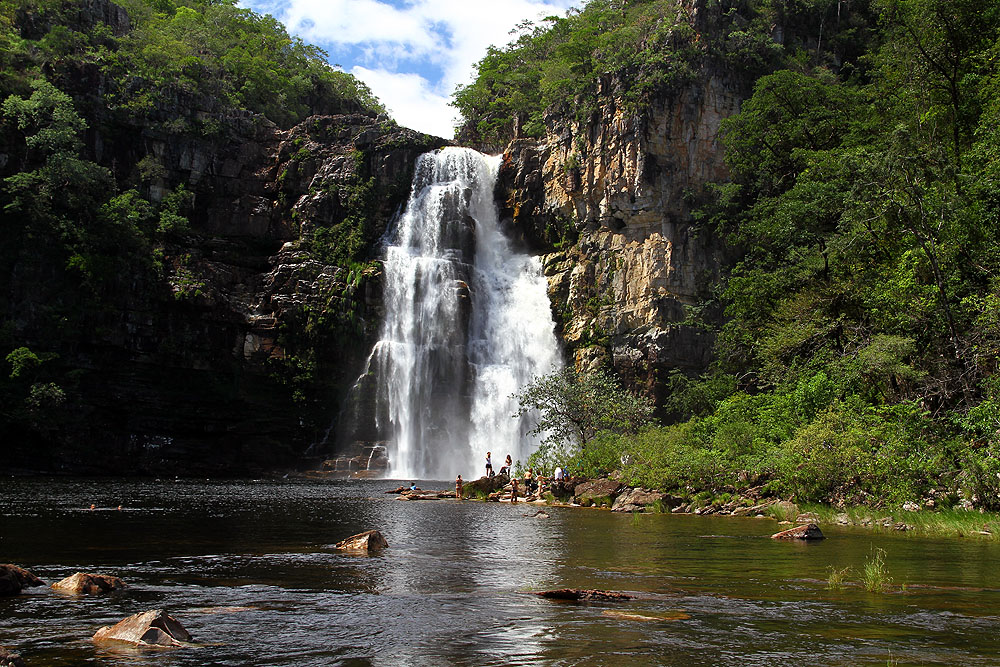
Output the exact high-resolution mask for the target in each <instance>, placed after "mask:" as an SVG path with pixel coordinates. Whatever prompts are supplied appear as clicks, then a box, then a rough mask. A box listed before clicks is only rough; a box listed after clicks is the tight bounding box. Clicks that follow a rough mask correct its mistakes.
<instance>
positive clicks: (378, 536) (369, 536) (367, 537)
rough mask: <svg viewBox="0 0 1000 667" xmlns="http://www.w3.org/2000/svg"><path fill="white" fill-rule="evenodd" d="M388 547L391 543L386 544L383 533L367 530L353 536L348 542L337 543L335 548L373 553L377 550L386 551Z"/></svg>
mask: <svg viewBox="0 0 1000 667" xmlns="http://www.w3.org/2000/svg"><path fill="white" fill-rule="evenodd" d="M388 546H389V543H388V542H386V540H385V537H383V536H382V533H380V532H378V531H377V530H366V531H365V532H363V533H358V534H357V535H352V536H351V537H348V538H347V539H346V540H342V541H340V542H337V544H336V546H335V547H334V548H336V549H343V550H346V551H373V550H377V549H385V548H386V547H388Z"/></svg>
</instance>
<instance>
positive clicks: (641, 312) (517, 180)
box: [498, 73, 745, 395]
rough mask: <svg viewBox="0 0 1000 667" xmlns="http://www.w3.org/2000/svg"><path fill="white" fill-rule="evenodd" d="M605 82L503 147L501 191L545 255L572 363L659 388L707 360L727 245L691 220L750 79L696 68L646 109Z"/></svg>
mask: <svg viewBox="0 0 1000 667" xmlns="http://www.w3.org/2000/svg"><path fill="white" fill-rule="evenodd" d="M619 85H620V84H618V83H616V82H613V81H610V80H606V81H602V89H603V90H602V91H601V92H600V95H599V99H600V100H602V105H601V106H600V107H599V108H598V110H597V111H596V112H595V113H593V114H592V115H591V116H590V117H589V118H587V119H586V120H584V121H583V122H581V121H578V120H576V119H574V118H568V117H564V116H550V117H549V118H548V119H547V134H546V136H545V137H544V138H542V139H541V140H534V139H516V140H514V141H513V142H512V143H511V144H510V145H509V146H508V148H507V150H506V151H505V153H504V164H503V171H502V174H501V184H500V186H499V190H500V191H499V192H498V198H499V199H500V201H501V204H502V205H503V207H504V216H505V217H506V219H507V220H508V222H509V223H510V224H511V225H512V226H513V228H514V229H516V230H517V231H518V233H520V234H521V235H522V236H523V238H524V240H525V242H526V243H528V244H529V245H531V246H532V247H534V248H536V249H538V250H540V251H542V252H546V254H545V257H544V260H545V269H546V275H547V276H548V278H549V285H550V296H551V298H552V307H553V312H554V313H555V314H556V320H557V325H561V330H562V337H563V339H564V341H565V342H566V343H567V344H568V346H569V348H570V349H571V350H572V351H573V354H574V361H575V363H576V365H577V366H578V367H579V368H582V369H587V368H591V367H593V366H595V365H598V364H602V363H607V362H610V363H611V364H612V365H613V366H614V368H615V369H616V370H617V371H618V373H619V374H620V375H621V376H622V378H623V379H624V380H625V381H626V382H627V383H628V384H630V385H632V386H633V387H636V388H640V389H645V390H647V391H649V392H651V393H653V394H654V395H657V394H658V393H659V391H660V388H661V385H660V383H661V382H662V380H664V379H665V377H666V375H667V373H668V372H669V371H670V370H673V369H680V370H682V371H685V372H689V373H690V372H696V371H699V370H702V369H704V368H705V366H706V365H707V364H708V362H709V360H710V355H711V346H712V343H713V336H712V334H711V332H710V330H709V328H708V327H705V326H704V323H705V322H706V320H707V321H708V322H711V321H713V320H714V319H717V317H718V315H719V314H718V313H717V312H715V309H713V308H712V307H711V305H708V304H709V300H710V298H711V292H710V288H711V286H712V284H713V282H714V281H715V280H716V279H717V278H718V275H719V270H720V268H721V265H722V263H723V262H724V261H726V255H727V252H728V251H727V249H726V248H725V247H724V245H723V244H722V243H720V242H719V241H718V240H717V239H715V238H712V236H711V234H710V233H709V232H708V231H707V230H704V229H698V228H697V227H696V225H695V224H694V222H693V220H692V218H691V211H692V208H693V206H694V205H696V204H697V202H698V201H699V200H701V199H702V198H703V195H704V189H705V185H706V184H707V183H710V182H715V181H723V180H726V177H727V171H726V167H725V163H724V160H723V151H722V147H721V145H720V142H719V129H720V126H721V123H722V121H723V119H725V118H726V117H728V116H730V115H732V114H734V113H736V112H737V111H738V110H739V104H740V100H741V98H742V96H743V95H744V94H745V84H744V83H742V82H740V81H734V80H731V79H730V78H728V77H727V76H726V75H725V74H724V73H705V74H704V75H703V76H702V77H701V79H700V80H699V81H698V82H697V83H695V84H693V85H690V86H687V87H685V88H684V89H683V90H682V91H680V92H678V93H676V94H671V95H664V96H663V97H661V99H659V100H658V101H656V102H655V103H653V104H652V105H651V106H649V107H648V108H645V109H644V110H643V111H642V113H641V114H634V113H629V112H627V111H626V109H625V107H624V105H623V104H622V103H621V102H620V100H619V99H618V97H617V96H616V92H615V91H616V88H617V87H618V86H619Z"/></svg>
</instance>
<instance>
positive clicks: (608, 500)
mask: <svg viewBox="0 0 1000 667" xmlns="http://www.w3.org/2000/svg"><path fill="white" fill-rule="evenodd" d="M622 488H624V485H623V484H622V483H621V482H619V481H617V480H614V479H592V480H590V481H589V482H584V483H583V484H579V485H577V487H576V488H575V489H574V490H573V502H575V503H577V504H579V505H584V506H585V507H589V506H591V505H597V506H599V507H600V506H603V507H611V506H612V505H613V504H614V501H615V498H616V497H617V496H618V494H619V493H621V490H622Z"/></svg>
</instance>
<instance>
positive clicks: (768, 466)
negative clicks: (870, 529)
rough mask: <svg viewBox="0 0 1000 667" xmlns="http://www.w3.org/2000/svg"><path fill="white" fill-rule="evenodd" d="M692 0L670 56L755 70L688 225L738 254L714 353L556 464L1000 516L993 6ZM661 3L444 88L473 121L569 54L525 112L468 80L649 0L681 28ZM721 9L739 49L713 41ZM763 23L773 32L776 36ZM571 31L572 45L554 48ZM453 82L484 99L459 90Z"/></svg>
mask: <svg viewBox="0 0 1000 667" xmlns="http://www.w3.org/2000/svg"><path fill="white" fill-rule="evenodd" d="M707 4H708V7H709V8H712V11H709V12H708V16H707V17H704V18H701V17H700V18H699V19H698V21H696V22H695V23H694V25H695V26H696V28H697V27H698V26H702V25H703V24H702V23H701V21H702V20H704V21H707V22H708V23H710V24H712V25H714V26H715V27H716V28H717V29H719V28H721V30H716V32H714V33H713V34H712V37H711V38H706V39H703V40H700V41H699V42H698V49H700V51H699V54H700V55H698V56H697V57H698V58H702V60H700V61H699V60H697V59H696V60H690V59H687V60H685V58H686V56H682V55H676V58H677V60H678V61H681V60H684V61H685V62H687V63H689V64H690V63H697V64H698V67H703V68H705V70H706V71H707V70H709V69H711V68H713V67H715V68H716V71H717V65H718V64H719V63H730V64H731V65H732V64H733V63H744V65H742V66H741V67H742V71H743V72H745V73H748V74H755V73H756V74H759V76H756V77H753V78H754V80H755V83H754V86H753V92H752V95H751V96H750V97H749V99H747V100H746V101H745V102H744V103H743V105H742V107H741V111H740V113H739V114H737V115H735V116H734V117H732V118H730V119H729V120H728V121H726V122H725V124H724V126H723V138H724V143H725V148H726V161H727V164H728V166H729V169H730V173H731V180H730V181H728V182H724V183H717V184H714V185H713V187H712V188H711V189H710V191H709V193H708V194H709V195H710V196H708V197H707V199H706V200H702V201H703V204H702V205H701V206H700V208H699V210H698V211H697V212H696V219H697V221H698V224H699V226H700V233H703V234H712V235H715V236H716V237H718V238H722V239H725V240H726V241H728V242H729V244H730V245H731V246H732V247H733V248H737V249H739V250H740V252H741V259H740V261H739V262H737V263H735V265H733V266H731V267H729V268H728V269H727V271H726V273H725V275H724V276H723V280H722V281H721V283H720V284H719V285H718V292H719V294H720V295H721V298H722V300H723V302H724V303H725V304H726V319H725V323H724V324H722V325H721V327H719V330H718V336H717V344H716V359H717V361H716V362H715V364H714V365H713V366H712V367H711V369H710V370H709V372H707V373H706V374H704V375H703V376H701V377H697V378H690V377H686V376H684V375H681V374H676V375H674V376H673V377H670V378H667V379H666V385H667V387H668V388H669V389H670V394H669V396H668V397H667V399H666V404H665V405H664V408H665V410H664V412H665V413H666V414H669V415H672V417H673V419H674V420H675V423H673V424H670V425H666V426H661V427H654V428H647V429H644V430H642V431H641V432H639V433H638V434H635V435H632V434H628V435H622V434H610V433H599V434H597V435H595V436H594V437H593V438H592V439H590V440H589V442H588V443H587V447H586V448H584V449H583V450H581V451H579V452H578V453H577V458H576V459H575V460H574V461H573V463H572V464H571V465H575V466H577V467H579V468H581V469H591V470H592V469H604V470H608V469H612V468H613V469H619V470H620V471H621V473H622V475H623V479H624V480H625V481H626V482H627V483H629V484H632V485H636V486H644V487H650V488H658V489H663V490H667V491H674V492H676V493H678V494H680V495H683V496H685V497H693V496H695V495H697V494H698V493H700V492H706V493H709V494H715V495H717V494H723V493H731V494H735V495H742V496H745V497H750V498H761V497H781V498H791V499H792V500H794V501H796V502H799V503H806V502H810V503H825V504H830V505H835V506H853V505H863V506H870V507H874V508H882V509H886V510H889V509H892V508H896V507H899V506H901V505H902V503H904V502H905V501H921V500H922V499H924V498H930V497H935V498H939V499H942V498H950V499H952V500H951V503H953V504H956V505H957V504H962V503H964V504H965V506H973V507H976V508H982V509H986V510H1000V374H998V364H1000V240H998V236H997V234H996V229H997V227H998V222H1000V220H998V214H997V211H998V210H1000V207H998V204H1000V178H998V177H1000V151H998V149H997V146H998V145H1000V141H998V134H997V132H998V130H997V128H998V126H1000V125H998V120H1000V104H998V102H997V100H998V99H1000V96H998V94H997V93H998V91H1000V67H998V62H1000V61H998V60H997V44H998V43H1000V7H996V6H993V5H990V4H984V3H980V2H973V1H971V0H970V1H966V0H960V1H958V2H949V3H939V2H933V1H932V0H873V1H872V2H871V3H851V7H850V8H849V10H847V14H846V15H840V16H839V19H835V17H834V16H833V14H831V12H832V11H834V10H840V9H844V7H843V3H836V2H822V1H820V2H813V3H795V6H796V7H797V9H795V10H794V12H793V13H795V16H794V17H791V16H787V15H782V17H781V18H780V20H779V19H777V18H775V17H776V16H777V14H775V12H778V13H779V14H780V12H781V11H784V10H783V9H782V8H784V9H788V6H789V5H791V4H792V3H777V2H775V3H770V2H764V1H761V2H742V3H726V2H716V3H707ZM807 5H808V6H807ZM668 6H672V5H671V3H656V2H637V3H628V4H627V5H624V6H621V7H618V5H616V4H614V3H609V2H592V3H589V4H588V5H587V6H586V8H584V10H582V11H581V12H579V13H573V14H571V15H570V16H568V17H567V18H566V19H559V20H558V21H550V22H549V24H550V25H551V27H550V28H549V29H545V28H535V29H534V31H532V32H529V33H526V34H525V35H523V36H522V37H521V38H520V39H519V40H518V41H517V42H515V43H514V44H512V45H511V46H510V47H508V48H507V49H506V50H503V51H496V52H491V54H490V55H489V56H488V57H487V59H486V60H484V61H483V63H481V65H480V78H479V79H477V81H476V82H475V83H474V84H472V85H471V86H470V87H469V88H467V89H463V90H461V91H459V94H458V95H457V97H456V103H457V104H458V106H459V108H461V109H462V110H463V112H465V113H466V118H467V120H469V122H475V123H478V124H479V129H480V132H481V133H483V135H484V136H486V135H487V134H489V133H490V132H494V133H497V132H499V129H497V128H499V125H496V123H499V121H500V120H501V119H502V118H508V119H509V118H510V117H511V116H512V115H514V114H516V113H522V112H524V110H526V109H529V112H528V113H529V117H531V118H535V117H541V116H539V114H543V115H544V113H545V112H546V110H548V111H552V110H553V109H554V108H555V106H557V104H558V99H559V98H560V96H561V97H562V98H563V99H566V100H568V99H569V98H571V97H572V96H574V95H575V96H577V97H578V98H580V97H586V96H587V95H593V94H596V90H597V89H596V88H595V87H594V85H595V82H596V78H595V77H594V76H592V74H593V71H592V70H590V69H587V68H586V67H583V68H579V69H578V71H579V76H578V77H576V78H573V79H572V85H570V84H566V86H569V87H565V86H564V87H563V88H559V89H558V90H559V92H558V93H555V92H554V93H553V94H552V95H551V96H550V97H548V98H546V97H544V95H545V91H546V90H547V88H546V86H545V85H544V81H546V80H547V79H545V78H544V77H543V78H539V81H542V82H543V84H542V85H541V86H540V88H539V90H540V91H541V94H542V95H543V97H542V99H541V102H540V103H539V104H537V105H536V106H534V107H529V106H525V103H523V102H521V101H514V100H508V99H506V98H504V97H502V96H498V95H495V94H490V93H488V91H489V90H491V88H490V86H492V85H493V83H491V82H492V81H493V80H494V78H496V76H497V75H496V74H495V71H498V70H499V69H501V67H500V66H501V65H503V66H504V67H505V68H506V69H503V72H505V73H506V72H515V71H517V72H524V71H528V70H526V69H524V68H529V66H530V67H534V66H535V65H538V67H540V71H541V72H542V73H544V72H546V71H548V68H557V69H558V68H564V69H565V66H566V63H567V62H569V60H567V59H569V58H570V55H571V53H573V54H578V53H584V54H587V53H590V54H594V53H599V47H598V46H596V44H598V43H599V40H600V38H601V37H602V36H605V35H610V34H615V31H617V30H621V29H624V27H625V26H631V27H630V29H635V30H640V27H641V26H646V25H647V24H646V23H643V22H641V21H638V18H637V17H638V16H639V15H640V14H642V13H644V12H653V11H656V12H659V14H658V15H659V16H660V17H661V18H662V19H663V20H662V21H654V24H655V25H656V26H659V27H658V28H656V29H657V30H660V29H661V28H663V26H667V25H674V24H678V25H679V24H681V23H684V21H685V20H686V19H684V17H683V16H681V15H680V14H678V13H676V12H675V13H673V14H670V13H668V12H667V7H668ZM615 7H618V9H617V10H616V9H615ZM716 10H718V12H716ZM616 11H617V14H616V13H615V12H616ZM788 11H792V10H788ZM612 16H615V17H617V18H613V19H612V18H609V17H612ZM599 17H605V19H603V20H605V23H599V21H598V19H599ZM766 17H771V19H774V20H772V21H771V22H770V23H768V21H764V20H763V19H764V18H766ZM785 19H787V21H786V20H785ZM633 20H635V21H638V23H637V24H636V25H635V26H632V21H633ZM595 21H598V22H597V23H595ZM726 21H730V23H728V24H727V23H726ZM737 24H739V25H742V26H743V27H742V34H743V36H744V38H745V39H746V43H747V44H749V45H751V46H750V51H749V52H748V51H745V50H740V49H734V48H732V44H733V42H732V39H733V35H734V32H733V31H734V30H735V27H734V26H736V25H737ZM819 24H822V25H825V28H824V30H825V31H824V32H823V38H822V46H821V45H820V42H819V41H818V40H817V39H816V35H817V33H816V32H815V28H816V27H817V25H819ZM765 25H771V26H774V25H782V26H783V27H784V39H783V41H782V43H781V44H780V45H777V44H774V43H772V42H770V41H769V40H770V37H767V33H766V31H764V30H763V26H765ZM727 26H728V27H727ZM577 31H580V32H581V34H579V35H577V34H576V33H577ZM648 34H653V33H648ZM657 34H658V33H657ZM702 34H707V31H706V33H702ZM567 35H568V36H567ZM586 35H591V36H592V37H593V39H594V40H597V41H595V42H594V44H595V46H594V48H593V49H591V50H589V51H588V50H587V49H586V48H583V49H578V50H577V51H573V50H572V49H569V47H562V46H560V48H561V49H562V50H560V48H556V46H555V44H558V45H567V44H576V43H578V42H579V40H581V39H583V38H584V37H585V36H586ZM692 39H693V38H692ZM546 40H548V42H547V41H546ZM574 40H575V41H574ZM549 42H551V43H552V44H553V45H552V46H550V47H548V48H547V49H541V51H539V55H538V56H537V58H535V56H534V55H532V54H534V53H535V52H534V51H532V50H531V49H532V48H536V47H538V48H541V45H543V44H548V43H549ZM764 42H768V44H769V45H770V46H768V47H767V48H765V44H764ZM587 43H588V44H590V42H587ZM683 43H684V42H683V40H681V44H683ZM672 44H674V45H675V46H674V47H672V48H678V47H677V46H676V45H677V42H672ZM632 50H634V51H637V52H638V51H639V50H640V49H637V48H636V47H635V44H633V48H632ZM682 51H683V50H682ZM676 53H677V54H679V53H680V51H677V52H676ZM685 53H686V52H685ZM754 54H755V55H754ZM834 54H839V56H838V57H833V55H834ZM522 56H523V63H525V64H524V65H523V67H522V69H517V68H514V67H513V66H512V65H511V64H510V63H512V62H513V61H514V60H515V59H517V58H520V57H522ZM529 56H530V57H529ZM573 57H577V56H576V55H573ZM542 58H544V59H545V60H544V62H542V61H541V60H540V59H542ZM720 59H721V60H720ZM518 62H522V61H518ZM539 62H541V63H542V64H540V65H539V64H538V63H539ZM581 62H590V61H587V60H586V58H584V61H581ZM607 62H608V63H609V64H608V66H607V67H605V68H604V70H603V71H610V72H615V71H617V70H616V68H617V67H618V64H617V63H618V61H616V60H615V59H614V58H613V57H612V58H610V59H608V60H607ZM533 63H534V64H533ZM626 69H627V68H626ZM569 70H570V71H577V70H574V69H573V67H569ZM531 71H534V70H531ZM699 71H701V70H699ZM539 76H541V75H539ZM491 77H492V78H491ZM626 80H627V78H625V77H623V78H621V81H622V82H624V81H626ZM633 80H634V81H636V82H637V83H636V86H635V89H636V90H637V91H640V92H641V91H645V90H646V89H645V88H644V87H643V86H644V81H645V80H644V79H643V77H642V76H636V77H635V78H634V79H633ZM621 85H624V84H621ZM653 89H654V90H656V91H660V92H661V93H664V94H668V93H669V91H670V90H671V88H670V84H667V83H658V84H656V85H654V86H653ZM474 91H478V92H479V93H481V94H482V95H483V99H485V100H488V102H489V104H485V103H482V102H481V101H480V102H476V103H475V104H472V103H471V101H467V99H466V98H468V100H472V99H473V98H472V97H470V96H471V95H472V93H473V92H474ZM603 94H604V93H602V95H603ZM602 99H606V98H605V97H602ZM623 99H625V98H623ZM649 99H650V97H649V95H647V94H646V93H645V92H641V94H639V95H638V96H637V97H635V98H634V100H635V102H634V103H635V104H637V105H638V106H637V108H639V109H640V110H641V109H642V108H644V106H643V105H644V104H645V103H646V102H647V101H648V100H649ZM476 105H478V106H476ZM489 105H494V106H493V107H490V106H489ZM504 105H506V106H504ZM501 108H502V109H503V110H502V111H501ZM491 109H492V110H491ZM531 114H535V116H531ZM491 123H493V124H492V125H491ZM491 128H492V129H491Z"/></svg>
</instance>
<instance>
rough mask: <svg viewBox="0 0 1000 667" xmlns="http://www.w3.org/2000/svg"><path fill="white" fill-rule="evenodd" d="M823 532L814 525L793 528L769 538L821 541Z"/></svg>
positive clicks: (808, 524)
mask: <svg viewBox="0 0 1000 667" xmlns="http://www.w3.org/2000/svg"><path fill="white" fill-rule="evenodd" d="M823 537H824V535H823V531H821V530H820V529H819V526H817V525H816V524H814V523H807V524H803V525H801V526H795V527H794V528H789V529H788V530H783V531H781V532H780V533H775V534H774V535H772V536H771V539H772V540H822V539H823Z"/></svg>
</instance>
